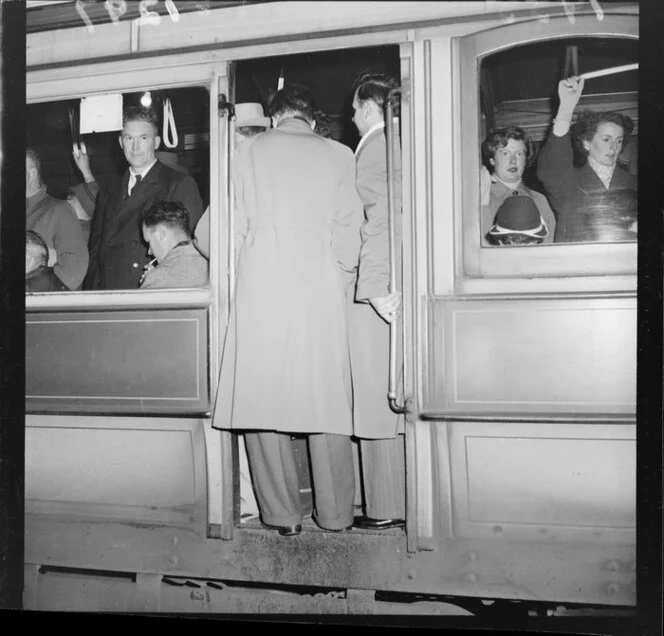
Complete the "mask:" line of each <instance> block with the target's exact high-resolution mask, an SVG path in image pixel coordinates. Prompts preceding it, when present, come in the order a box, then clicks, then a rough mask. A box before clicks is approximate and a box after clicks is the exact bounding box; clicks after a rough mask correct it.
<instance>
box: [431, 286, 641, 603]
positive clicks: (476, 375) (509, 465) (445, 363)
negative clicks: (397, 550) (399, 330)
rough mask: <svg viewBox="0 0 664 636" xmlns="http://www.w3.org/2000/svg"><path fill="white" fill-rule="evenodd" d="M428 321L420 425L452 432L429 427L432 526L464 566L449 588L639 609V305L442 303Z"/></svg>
mask: <svg viewBox="0 0 664 636" xmlns="http://www.w3.org/2000/svg"><path fill="white" fill-rule="evenodd" d="M429 311H430V316H431V333H432V335H433V339H432V343H431V346H430V349H429V352H428V355H429V364H430V369H431V374H430V382H429V385H428V391H427V394H426V401H425V404H424V405H423V412H424V413H429V414H436V413H438V414H445V416H444V417H440V418H439V419H445V420H446V421H444V422H441V421H439V422H438V423H435V424H432V426H433V427H434V430H435V436H434V438H435V440H436V441H435V448H434V456H436V458H437V462H436V463H437V470H436V471H435V479H436V488H435V489H434V491H433V493H434V494H433V497H434V499H435V501H434V502H433V505H432V510H433V511H434V513H433V514H434V517H435V518H434V519H432V524H433V526H434V527H435V528H436V529H437V531H438V532H437V533H438V537H439V545H440V547H442V548H444V551H445V552H449V551H454V552H456V553H458V554H457V555H456V556H457V557H461V555H462V554H465V555H466V557H467V558H455V559H454V560H451V561H450V567H449V568H447V569H446V576H448V577H449V578H450V580H452V581H460V582H461V583H462V584H464V585H465V587H466V589H467V593H468V594H469V595H475V594H479V595H481V594H487V590H491V589H492V588H493V589H495V590H499V589H503V590H504V589H509V588H512V589H518V588H521V589H527V590H530V591H533V592H535V593H536V595H539V593H540V590H543V589H544V590H546V589H547V588H548V589H549V592H550V594H551V595H552V596H557V597H560V596H562V597H563V598H565V597H566V598H567V599H568V600H569V601H571V602H582V603H609V604H617V605H632V604H634V603H635V602H636V592H635V558H636V556H635V517H636V511H635V499H636V497H635V490H636V484H635V479H636V465H635V464H636V452H635V451H636V440H635V427H634V425H633V421H632V419H633V414H634V412H635V397H636V395H635V394H636V382H635V378H636V306H635V299H634V298H620V297H613V298H610V297H605V298H585V299H579V298H558V299H550V298H549V299H542V298H540V299H537V298H532V299H524V298H521V299H508V298H502V299H496V298H492V299H487V298H484V299H480V298H475V299H472V298H449V299H443V298H435V299H433V300H432V301H430V305H429ZM431 419H435V417H432V418H431ZM489 546H491V547H489ZM537 546H539V549H538V550H537V549H536V550H535V551H533V548H537ZM528 554H529V555H530V557H528V558H526V555H528ZM554 590H555V593H554Z"/></svg>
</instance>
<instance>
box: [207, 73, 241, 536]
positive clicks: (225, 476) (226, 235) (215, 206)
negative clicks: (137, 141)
mask: <svg viewBox="0 0 664 636" xmlns="http://www.w3.org/2000/svg"><path fill="white" fill-rule="evenodd" d="M232 71H233V67H232V65H231V64H224V65H223V66H219V67H218V68H216V69H214V70H213V72H212V78H211V90H210V286H211V291H212V303H211V311H210V315H209V330H210V352H209V368H208V373H209V386H210V410H211V413H213V411H214V407H215V401H216V400H223V399H224V398H225V396H223V395H217V386H218V380H219V369H220V365H221V353H222V348H223V343H224V335H225V332H226V325H227V323H228V315H229V310H230V299H231V294H232V290H231V276H232V275H233V273H232V265H231V254H232V253H233V237H232V229H233V228H232V215H231V214H230V210H232V207H231V205H232V192H231V189H230V188H231V186H230V162H231V160H232V143H230V141H229V140H232V132H233V131H232V127H233V125H234V124H233V120H232V114H233V111H232V108H229V105H232V103H233V86H232V81H231V75H232ZM204 430H205V443H206V453H207V480H208V481H207V486H208V523H207V535H208V537H209V538H211V539H224V540H231V539H232V538H233V528H234V524H235V519H236V517H237V516H238V514H237V513H238V510H237V508H238V501H237V497H236V496H235V491H236V490H237V488H236V484H235V481H237V478H236V476H235V475H234V470H233V466H234V465H235V464H236V457H237V442H236V441H234V439H233V436H232V434H231V432H230V431H227V430H218V429H216V428H213V427H212V418H211V417H209V418H207V419H206V420H205V423H204Z"/></svg>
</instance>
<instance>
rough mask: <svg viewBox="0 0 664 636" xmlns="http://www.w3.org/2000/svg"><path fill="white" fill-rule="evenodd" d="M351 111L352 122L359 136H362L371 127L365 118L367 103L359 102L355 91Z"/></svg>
mask: <svg viewBox="0 0 664 636" xmlns="http://www.w3.org/2000/svg"><path fill="white" fill-rule="evenodd" d="M353 111H354V112H353V123H354V124H355V127H356V128H357V132H358V133H360V136H363V135H364V134H365V133H366V132H367V131H368V130H369V128H371V123H370V122H369V121H368V120H367V116H368V111H369V104H368V103H367V102H365V103H363V104H360V101H359V100H358V99H357V93H355V97H353Z"/></svg>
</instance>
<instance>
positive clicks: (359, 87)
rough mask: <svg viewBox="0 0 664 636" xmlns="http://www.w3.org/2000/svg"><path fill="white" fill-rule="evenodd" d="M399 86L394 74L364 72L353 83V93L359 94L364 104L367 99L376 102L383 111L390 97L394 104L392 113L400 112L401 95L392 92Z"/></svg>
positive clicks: (360, 100)
mask: <svg viewBox="0 0 664 636" xmlns="http://www.w3.org/2000/svg"><path fill="white" fill-rule="evenodd" d="M396 88H399V82H398V81H397V79H396V78H395V77H394V76H393V75H387V74H382V75H381V74H377V73H364V74H362V75H360V76H359V77H358V78H357V79H356V80H355V82H354V83H353V95H355V94H357V101H358V102H360V104H362V102H366V101H367V100H371V101H372V102H375V103H376V104H377V105H378V106H380V108H381V109H383V111H384V110H385V106H386V103H387V100H388V98H389V100H390V103H391V104H392V113H393V114H394V115H398V114H399V97H398V95H396V94H394V93H392V94H390V93H391V91H392V90H394V89H396Z"/></svg>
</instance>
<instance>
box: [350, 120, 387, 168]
mask: <svg viewBox="0 0 664 636" xmlns="http://www.w3.org/2000/svg"><path fill="white" fill-rule="evenodd" d="M386 145H387V140H386V139H385V129H384V128H381V129H379V130H376V131H375V132H373V133H371V135H369V136H368V137H367V138H366V140H365V142H364V143H363V144H362V147H361V148H360V152H358V153H357V160H358V162H359V161H361V160H362V159H364V160H365V161H376V160H378V159H379V160H381V161H385V146H386Z"/></svg>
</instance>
